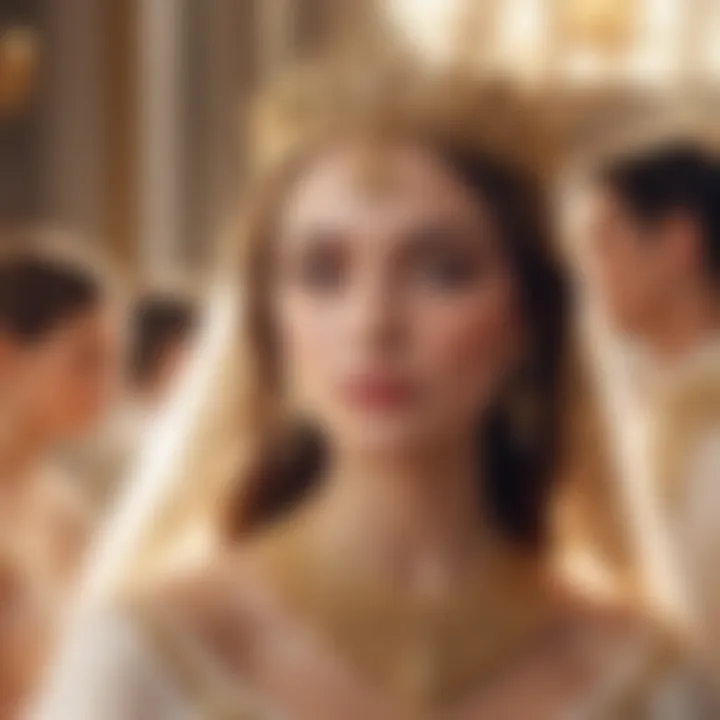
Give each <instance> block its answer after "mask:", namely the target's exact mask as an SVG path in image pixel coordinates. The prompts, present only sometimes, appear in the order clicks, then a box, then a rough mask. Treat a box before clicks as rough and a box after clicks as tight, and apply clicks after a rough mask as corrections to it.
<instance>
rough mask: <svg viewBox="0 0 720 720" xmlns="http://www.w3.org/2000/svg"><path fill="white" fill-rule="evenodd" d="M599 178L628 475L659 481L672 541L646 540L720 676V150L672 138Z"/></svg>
mask: <svg viewBox="0 0 720 720" xmlns="http://www.w3.org/2000/svg"><path fill="white" fill-rule="evenodd" d="M593 180H594V182H593V183H592V191H591V193H590V194H589V195H588V196H587V198H586V199H587V200H588V201H589V202H588V203H587V204H586V205H585V208H584V209H585V210H586V213H585V215H584V218H585V220H586V221H588V222H587V226H586V229H587V231H588V232H587V240H588V242H587V244H586V245H583V246H582V247H583V249H584V250H586V251H587V252H586V255H585V258H586V260H587V269H588V270H589V272H588V278H589V279H590V283H589V286H588V287H589V289H590V290H591V295H592V294H593V293H594V296H595V297H594V300H595V301H596V305H597V306H599V308H600V309H601V310H602V314H604V316H605V318H606V319H607V321H608V325H609V326H610V328H612V330H614V335H615V336H616V340H617V339H620V340H621V343H620V345H622V346H623V347H622V348H620V350H619V351H617V352H616V356H617V355H619V356H622V357H623V358H624V359H625V360H623V361H622V362H620V363H619V366H620V367H621V368H622V369H623V372H617V373H608V372H605V376H604V380H605V392H606V394H607V396H608V397H610V399H611V400H612V402H613V405H614V417H613V422H612V423H611V430H612V431H613V432H614V433H615V441H616V446H617V447H618V448H619V449H620V454H621V456H622V460H621V465H622V473H623V475H624V476H625V477H624V483H625V485H626V487H631V486H635V487H639V486H641V485H642V486H644V487H645V488H646V489H647V497H649V498H650V499H651V506H652V507H654V508H655V510H654V511H653V513H654V516H655V517H656V518H659V524H658V525H657V527H660V528H662V531H661V533H660V536H663V537H664V538H665V540H666V541H667V544H666V546H665V548H664V549H663V548H660V549H659V548H658V547H657V546H656V547H655V549H654V551H650V550H649V545H648V544H647V543H645V558H644V560H645V562H646V564H648V563H647V561H648V557H649V556H650V555H651V554H653V552H654V554H655V556H658V553H659V554H660V556H663V557H662V558H661V562H663V563H665V564H666V566H667V567H670V569H671V570H672V571H673V572H674V573H675V577H676V578H677V588H679V592H680V594H681V595H682V596H684V597H685V600H684V601H683V602H688V601H689V607H690V608H691V613H693V617H694V621H695V622H697V623H699V624H698V625H697V627H698V628H699V629H700V631H701V633H700V634H701V636H702V638H701V639H702V640H703V641H704V642H703V644H706V645H707V649H708V651H709V652H708V655H707V659H708V660H709V661H710V662H711V663H712V666H713V670H714V671H715V672H717V673H718V677H720V654H718V652H717V647H718V644H719V643H720V162H719V161H718V159H717V158H716V157H715V156H714V155H713V154H712V153H711V152H710V151H708V150H706V149H703V148H702V147H701V146H700V145H698V144H694V143H691V142H682V143H666V144H664V145H661V146H657V147H655V148H652V149H650V150H646V151H644V152H639V153H637V154H634V155H625V156H621V157H618V158H614V159H612V160H611V161H609V162H608V163H606V164H605V165H604V166H603V167H601V168H600V170H599V171H598V172H597V173H596V175H595V177H594V178H593ZM616 350H617V349H616ZM617 367H618V365H614V366H613V368H611V369H616V368H617ZM607 369H608V368H607V367H606V368H605V370H606V371H607ZM625 371H626V372H625ZM635 500H637V494H635ZM632 504H633V503H631V505H632ZM634 504H635V505H637V504H638V503H637V502H635V503H634ZM630 509H631V511H635V513H636V518H639V517H640V513H639V512H638V508H637V507H631V508H630ZM648 517H649V516H648V515H646V516H645V520H647V518H648ZM638 524H639V525H642V524H643V520H642V519H641V520H639V521H638ZM647 530H648V527H647V524H646V526H645V527H640V533H639V535H638V537H639V539H640V540H639V542H640V543H644V542H645V540H647V539H648V538H649V535H650V533H649V532H647ZM643 533H644V534H645V540H644V539H643V537H642V535H643ZM663 542H664V541H663ZM664 556H667V557H664Z"/></svg>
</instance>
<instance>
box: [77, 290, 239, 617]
mask: <svg viewBox="0 0 720 720" xmlns="http://www.w3.org/2000/svg"><path fill="white" fill-rule="evenodd" d="M239 309H240V298H239V292H238V289H237V287H236V283H233V282H232V281H223V282H220V283H218V284H217V285H216V286H215V287H214V288H213V289H212V291H211V293H210V296H209V297H208V299H207V305H206V308H205V315H204V322H203V325H202V329H201V331H200V332H199V335H198V339H197V342H196V348H195V350H194V353H193V356H192V358H191V360H190V362H189V363H188V365H187V368H186V370H185V372H184V373H183V377H182V378H180V380H179V383H178V387H177V390H176V392H175V394H174V395H173V397H172V399H171V400H170V402H169V404H168V405H167V407H165V408H164V409H163V410H162V411H161V412H160V414H159V416H158V418H157V421H156V422H155V423H154V425H153V427H152V428H151V429H150V431H149V432H148V433H147V436H146V437H145V438H143V442H142V445H141V448H140V451H139V453H138V456H137V457H136V458H135V459H134V460H133V462H132V463H131V467H130V472H129V473H128V477H127V478H126V479H125V486H124V488H123V491H122V492H121V495H120V498H119V500H118V502H117V505H116V507H115V508H114V509H113V511H112V512H111V517H110V519H109V520H108V521H107V525H106V527H105V528H104V529H103V530H102V531H101V533H100V536H99V537H98V538H97V540H96V542H95V544H94V546H93V548H92V552H91V555H90V561H89V564H88V571H87V576H86V578H85V581H84V583H82V585H81V588H80V598H79V604H80V605H82V606H86V604H87V603H96V602H97V601H98V600H99V599H104V598H106V597H107V596H109V595H113V594H114V593H116V592H118V591H119V590H120V589H121V588H122V587H124V586H127V585H128V584H130V583H132V582H134V581H140V580H141V579H142V578H144V577H145V576H146V575H147V574H148V573H149V572H150V571H151V570H153V571H157V570H158V565H163V564H165V563H169V562H175V561H179V562H184V561H187V560H189V559H190V558H191V557H192V556H193V555H194V554H197V553H202V552H203V551H204V550H206V549H207V547H208V543H210V542H211V541H212V537H211V535H210V529H211V526H210V523H209V522H208V521H209V519H210V516H211V514H212V509H213V508H214V507H215V502H216V500H217V498H218V495H219V494H220V492H221V490H222V489H223V488H224V487H226V485H227V482H228V480H229V479H230V478H231V477H232V473H233V468H234V467H235V462H234V460H235V458H236V452H235V451H236V449H237V444H238V442H237V440H238V438H237V431H238V425H237V423H236V418H237V414H236V410H237V408H238V406H239V396H240V388H241V385H242V383H241V381H240V376H241V372H239V369H240V363H239V352H238V350H239V345H240V343H239V335H240V332H239V325H240V317H239V316H240V313H239Z"/></svg>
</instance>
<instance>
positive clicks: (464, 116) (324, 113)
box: [250, 62, 555, 175]
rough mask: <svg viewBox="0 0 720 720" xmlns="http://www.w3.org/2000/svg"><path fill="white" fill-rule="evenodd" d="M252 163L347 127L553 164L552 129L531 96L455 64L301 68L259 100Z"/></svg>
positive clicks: (265, 165)
mask: <svg viewBox="0 0 720 720" xmlns="http://www.w3.org/2000/svg"><path fill="white" fill-rule="evenodd" d="M250 129H251V134H250V152H251V169H254V170H256V171H261V172H262V171H265V170H267V169H272V168H274V167H277V166H278V164H282V163H284V162H285V161H286V160H288V159H290V158H293V157H295V156H297V155H298V154H300V153H302V152H305V151H307V150H308V149H309V148H312V147H316V146H318V145H319V144H325V143H327V142H328V141H331V140H332V138H333V137H338V136H343V137H344V136H346V135H347V134H348V133H352V132H359V133H362V132H368V131H369V132H371V133H379V134H381V135H382V134H383V133H390V134H391V135H392V136H397V135H401V136H403V137H404V136H408V137H417V138H418V139H432V140H436V141H438V142H440V143H442V144H444V145H446V146H449V147H452V148H455V149H457V150H459V151H466V152H470V153H487V154H492V155H494V156H500V157H502V158H504V159H506V160H508V161H510V162H512V163H513V164H515V165H518V166H521V167H524V168H525V169H527V170H529V171H532V172H534V173H535V174H540V175H545V174H546V173H547V172H549V171H551V170H552V167H553V164H554V158H555V139H554V137H555V136H554V133H553V130H552V128H551V125H550V123H549V122H547V118H546V115H545V113H543V112H542V108H541V106H540V104H539V103H538V101H537V98H536V97H535V96H532V95H530V94H527V93H523V92H522V90H520V89H519V88H516V87H513V86H510V85H507V84H503V83H502V82H499V81H482V80H481V79H479V78H478V77H476V76H474V75H473V74H472V73H469V72H466V71H462V70H460V69H457V68H448V69H442V70H440V69H427V68H421V67H419V66H418V65H417V64H413V63H403V62H386V63H377V64H376V65H374V66H370V65H369V63H368V62H364V63H362V64H361V63H357V62H356V63H343V64H341V63H337V62H336V63H334V64H332V65H331V64H323V63H314V64H307V65H304V66H300V67H298V68H296V69H295V70H294V71H293V72H291V73H289V74H287V75H286V76H285V77H284V78H282V79H281V80H280V82H278V83H277V84H276V85H275V86H274V87H272V88H270V90H269V91H268V92H266V93H264V94H263V95H261V96H260V97H259V98H258V101H257V103H256V106H255V112H254V115H253V121H252V123H251V128H250Z"/></svg>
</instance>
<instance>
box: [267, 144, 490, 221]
mask: <svg viewBox="0 0 720 720" xmlns="http://www.w3.org/2000/svg"><path fill="white" fill-rule="evenodd" d="M479 205H480V203H479V202H478V198H476V197H473V195H472V193H471V191H470V190H469V188H467V187H466V186H465V185H464V183H463V182H462V180H461V179H460V178H459V177H458V176H457V175H456V174H455V173H454V172H453V170H452V169H451V168H450V166H449V165H447V164H446V163H445V162H444V161H443V160H442V158H441V157H440V156H439V155H437V154H435V153H434V152H432V151H431V150H429V149H427V148H424V147H423V146H421V145H415V144H384V145H370V144H359V143H357V144H352V145H346V146H341V147H337V148H334V149H332V150H329V151H327V152H325V153H324V154H322V155H320V156H318V157H316V158H315V159H314V160H313V161H312V162H311V163H310V164H309V165H308V166H307V167H306V168H305V170H304V172H303V173H301V174H300V176H299V177H298V178H297V180H296V181H295V183H294V185H293V186H292V187H291V188H290V191H289V193H288V194H287V196H286V200H285V203H284V206H283V209H282V212H281V218H280V220H281V229H285V230H286V231H290V233H291V234H292V230H293V229H296V228H298V227H300V228H302V227H306V226H308V225H310V226H312V225H316V224H324V225H330V226H336V227H344V226H347V225H352V227H353V228H354V229H357V230H358V231H360V232H363V231H373V230H377V231H386V232H387V231H392V230H393V229H394V228H398V227H400V226H402V225H405V224H407V223H410V222H418V221H422V220H424V219H427V220H437V219H444V218H455V219H461V220H462V219H465V220H473V219H477V217H478V215H479V214H481V208H480V207H479Z"/></svg>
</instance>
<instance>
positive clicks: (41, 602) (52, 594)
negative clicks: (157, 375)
mask: <svg viewBox="0 0 720 720" xmlns="http://www.w3.org/2000/svg"><path fill="white" fill-rule="evenodd" d="M114 329H115V328H114V323H113V317H112V310H111V307H110V303H109V302H108V298H107V297H106V288H105V287H104V286H103V283H102V281H101V279H100V277H99V276H97V275H96V274H95V273H94V271H92V270H91V269H89V268H86V267H84V266H82V265H81V264H79V263H78V262H76V261H75V260H74V259H71V258H70V257H68V256H66V255H63V254H61V252H60V251H58V250H57V248H53V246H52V245H50V244H48V245H47V246H45V245H41V244H40V242H38V243H36V242H35V238H34V237H31V236H30V235H28V236H27V237H23V238H18V242H17V244H16V246H14V247H13V248H7V249H5V250H4V251H3V254H2V256H0V715H1V716H2V717H3V718H5V717H14V713H15V711H16V707H17V705H18V704H19V703H20V702H21V701H22V698H23V697H24V695H25V693H26V692H27V690H28V689H29V687H30V686H31V685H32V683H33V682H34V680H35V672H36V671H38V670H39V667H40V665H41V662H42V657H43V653H44V651H45V650H46V648H47V647H48V643H49V641H50V637H51V634H52V630H53V628H54V627H55V624H56V622H57V621H58V617H59V615H60V611H61V610H62V608H63V605H64V602H63V601H64V599H65V597H66V595H67V594H68V592H69V591H70V590H71V588H72V581H73V578H74V576H75V571H76V570H77V569H78V566H79V561H80V558H81V556H82V551H83V549H84V547H85V544H86V541H87V539H88V531H89V526H90V522H91V517H90V514H89V512H88V510H89V506H88V505H87V504H86V502H85V498H84V497H83V495H82V492H81V485H80V483H78V482H76V478H73V477H69V476H68V475H67V474H66V473H65V472H64V470H63V465H62V463H61V461H60V460H59V459H57V458H56V456H55V451H56V450H57V448H58V447H59V446H61V445H62V444H64V443H66V442H68V441H72V440H75V439H76V438H78V437H81V436H84V435H86V434H88V433H90V432H92V431H93V430H94V428H95V426H96V425H97V424H98V423H100V422H101V420H102V417H103V415H104V414H105V412H106V410H107V408H108V406H109V403H110V402H111V399H112V394H113V378H114V377H115V376H116V373H115V366H116V357H117V352H116V343H115V334H114Z"/></svg>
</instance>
